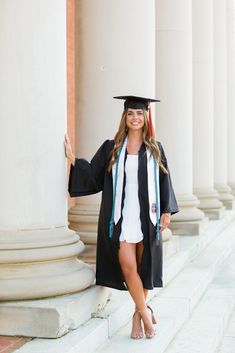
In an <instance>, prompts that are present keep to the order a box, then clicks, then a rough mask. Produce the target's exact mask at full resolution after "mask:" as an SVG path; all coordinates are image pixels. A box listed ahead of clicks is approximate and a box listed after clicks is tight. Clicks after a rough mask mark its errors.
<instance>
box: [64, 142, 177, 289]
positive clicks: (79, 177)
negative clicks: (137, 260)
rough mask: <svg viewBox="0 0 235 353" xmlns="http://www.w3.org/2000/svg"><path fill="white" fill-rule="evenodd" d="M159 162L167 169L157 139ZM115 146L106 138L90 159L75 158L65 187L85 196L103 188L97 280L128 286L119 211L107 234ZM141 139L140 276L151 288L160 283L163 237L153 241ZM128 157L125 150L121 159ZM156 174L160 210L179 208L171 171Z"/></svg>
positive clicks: (139, 177) (97, 255) (172, 210)
mask: <svg viewBox="0 0 235 353" xmlns="http://www.w3.org/2000/svg"><path fill="white" fill-rule="evenodd" d="M157 143H158V145H159V147H160V150H161V154H162V162H163V163H164V166H165V167H166V168H167V170H168V172H169V168H168V165H167V159H166V156H165V153H164V150H163V147H162V145H161V143H160V142H159V141H157ZM113 146H114V140H106V141H104V143H103V144H102V145H101V146H100V148H99V149H98V151H97V152H96V153H95V155H94V156H93V158H92V159H91V161H90V162H88V161H87V160H86V159H83V158H75V165H74V166H73V165H72V164H71V167H70V174H69V185H68V191H69V194H70V196H71V197H77V196H85V195H91V194H95V193H98V192H100V191H102V200H101V205H100V212H99V220H98V235H97V248H96V284H97V285H102V286H106V287H111V288H115V289H119V290H127V289H128V288H127V286H126V283H125V281H124V278H123V274H122V271H121V267H120V264H119V261H118V249H119V235H120V233H121V223H122V213H121V217H120V219H119V221H118V223H117V224H116V225H114V230H113V236H112V238H111V239H110V238H109V221H110V218H111V213H112V198H113V180H112V172H109V171H108V170H107V167H108V163H109V160H110V158H111V157H110V151H111V150H112V148H113ZM145 151H146V150H145V144H144V143H143V144H142V146H141V148H140V150H139V152H138V161H139V166H138V197H139V203H140V220H141V229H142V232H143V235H144V239H143V245H144V250H143V256H142V261H141V272H140V277H141V279H142V282H143V287H144V288H146V289H153V288H154V287H162V286H163V281H162V261H163V259H162V237H161V236H160V245H158V246H157V245H156V232H155V227H154V226H153V224H152V222H151V221H150V218H149V201H148V187H147V183H148V179H147V155H146V153H145ZM126 158H127V150H126V151H125V158H124V163H125V162H126ZM159 170H160V175H159V187H160V209H161V214H162V213H164V212H169V213H171V214H174V213H176V212H179V209H178V205H177V201H176V198H175V194H174V190H173V187H172V182H171V177H170V172H169V174H164V173H163V172H162V171H161V169H159ZM125 184H126V175H125V173H124V180H123V192H122V205H121V207H122V209H123V206H124V197H125Z"/></svg>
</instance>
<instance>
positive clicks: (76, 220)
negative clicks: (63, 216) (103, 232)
mask: <svg viewBox="0 0 235 353" xmlns="http://www.w3.org/2000/svg"><path fill="white" fill-rule="evenodd" d="M68 218H69V228H70V229H72V230H75V231H76V232H78V233H79V236H80V238H81V240H82V241H83V242H84V243H85V244H86V245H87V244H93V245H94V244H96V243H97V229H98V218H99V206H98V205H96V204H80V203H77V204H76V205H75V206H73V207H71V208H70V210H69V217H68Z"/></svg>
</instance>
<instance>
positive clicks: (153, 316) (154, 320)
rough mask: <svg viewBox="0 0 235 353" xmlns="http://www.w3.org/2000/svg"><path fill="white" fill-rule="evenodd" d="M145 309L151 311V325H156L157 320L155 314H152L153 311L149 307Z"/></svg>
mask: <svg viewBox="0 0 235 353" xmlns="http://www.w3.org/2000/svg"><path fill="white" fill-rule="evenodd" d="M147 307H148V308H149V309H150V310H151V314H152V323H153V324H155V325H156V324H157V319H156V316H155V314H154V312H153V309H152V308H151V307H150V306H149V305H147Z"/></svg>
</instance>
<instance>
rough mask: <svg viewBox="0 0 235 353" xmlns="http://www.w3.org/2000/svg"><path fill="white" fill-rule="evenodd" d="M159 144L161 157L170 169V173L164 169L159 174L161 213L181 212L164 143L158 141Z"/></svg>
mask: <svg viewBox="0 0 235 353" xmlns="http://www.w3.org/2000/svg"><path fill="white" fill-rule="evenodd" d="M158 146H159V148H160V151H161V159H162V163H163V165H164V166H165V168H166V169H167V171H168V174H165V173H164V172H163V171H162V170H160V176H159V184H160V208H161V213H171V214H174V213H177V212H179V208H178V204H177V201H176V197H175V193H174V189H173V185H172V181H171V175H170V170H169V167H168V163H167V158H166V156H165V152H164V149H163V147H162V144H161V143H160V142H159V141H158Z"/></svg>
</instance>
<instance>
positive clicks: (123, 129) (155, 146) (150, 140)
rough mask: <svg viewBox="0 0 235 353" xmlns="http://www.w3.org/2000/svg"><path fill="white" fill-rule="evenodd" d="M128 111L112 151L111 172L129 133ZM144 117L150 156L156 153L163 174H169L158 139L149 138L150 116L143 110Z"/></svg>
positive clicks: (124, 113) (144, 137) (109, 169)
mask: <svg viewBox="0 0 235 353" xmlns="http://www.w3.org/2000/svg"><path fill="white" fill-rule="evenodd" d="M127 111H128V109H125V110H124V111H123V113H122V118H121V121H120V124H119V128H118V131H117V133H116V135H115V137H114V147H113V149H112V151H111V152H110V157H111V156H112V158H111V160H110V162H109V165H108V171H109V172H111V170H112V166H113V164H114V163H115V162H116V159H117V154H118V151H119V150H120V148H121V147H122V144H123V142H124V138H125V136H126V132H127V125H126V116H127ZM143 115H144V126H143V142H144V144H145V146H146V147H147V148H148V149H149V151H150V155H152V154H153V153H155V156H156V159H157V161H158V164H159V168H160V169H161V170H162V171H163V173H165V174H168V171H167V169H166V168H165V167H164V165H163V163H162V160H161V151H160V149H159V147H158V144H157V142H156V138H154V137H153V138H149V136H148V129H149V124H148V115H147V111H146V110H143Z"/></svg>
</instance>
